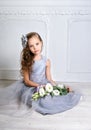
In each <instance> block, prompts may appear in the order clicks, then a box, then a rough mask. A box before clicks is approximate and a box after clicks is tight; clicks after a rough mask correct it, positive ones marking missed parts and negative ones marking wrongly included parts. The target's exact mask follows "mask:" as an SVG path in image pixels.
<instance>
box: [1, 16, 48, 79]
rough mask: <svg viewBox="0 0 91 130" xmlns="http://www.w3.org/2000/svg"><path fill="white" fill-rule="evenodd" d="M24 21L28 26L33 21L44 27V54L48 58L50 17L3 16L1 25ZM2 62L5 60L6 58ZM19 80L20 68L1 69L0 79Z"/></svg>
mask: <svg viewBox="0 0 91 130" xmlns="http://www.w3.org/2000/svg"><path fill="white" fill-rule="evenodd" d="M22 20H23V21H25V23H26V24H27V21H28V24H29V21H30V23H31V22H32V23H33V21H34V22H36V23H38V25H40V26H43V27H44V28H45V29H44V30H43V32H44V38H45V46H44V49H43V54H44V55H46V56H47V55H48V53H47V50H48V49H47V48H48V46H47V43H48V40H49V39H48V38H49V19H48V17H47V16H43V15H41V16H39V15H38V16H37V15H32V16H31V17H29V16H28V15H27V16H25V15H24V16H22V15H21V16H18V15H17V16H16V15H15V14H13V15H7V16H6V17H4V15H1V16H0V22H1V24H0V25H1V26H2V24H3V23H8V22H9V21H10V22H11V23H12V24H13V22H15V21H16V22H18V21H19V22H21V21H22ZM9 25H10V24H9ZM38 25H37V26H36V28H37V27H38ZM40 26H39V27H38V28H39V29H40ZM29 27H30V26H29ZM38 28H37V30H38ZM40 30H41V29H40ZM3 31H4V30H3ZM41 33H42V32H41ZM18 35H19V34H18ZM1 42H2V41H1ZM9 44H10V43H9ZM1 45H2V43H1ZM19 47H20V46H19ZM2 60H4V58H3V59H2ZM17 62H18V61H17ZM5 63H6V62H5ZM18 78H20V76H19V68H16V69H15V68H13V67H11V68H10V69H9V68H6V67H5V68H0V79H18Z"/></svg>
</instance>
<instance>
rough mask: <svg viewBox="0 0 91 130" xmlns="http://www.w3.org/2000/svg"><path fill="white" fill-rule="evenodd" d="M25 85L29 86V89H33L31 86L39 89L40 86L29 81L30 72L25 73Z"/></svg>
mask: <svg viewBox="0 0 91 130" xmlns="http://www.w3.org/2000/svg"><path fill="white" fill-rule="evenodd" d="M24 83H25V84H26V85H27V86H29V87H31V86H33V87H38V86H39V84H37V83H35V82H33V81H31V80H30V79H29V72H28V71H24Z"/></svg>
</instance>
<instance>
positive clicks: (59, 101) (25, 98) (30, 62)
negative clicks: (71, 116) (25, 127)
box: [3, 32, 81, 115]
mask: <svg viewBox="0 0 91 130" xmlns="http://www.w3.org/2000/svg"><path fill="white" fill-rule="evenodd" d="M22 45H23V50H22V54H21V74H22V76H23V79H22V80H20V81H17V82H16V83H14V84H13V85H11V88H12V89H11V90H12V91H11V96H9V97H10V99H12V100H13V99H17V100H16V101H18V102H23V103H24V104H25V105H26V106H28V107H29V108H30V107H32V108H33V109H34V110H36V111H37V112H39V113H41V114H44V115H45V114H55V113H59V112H63V111H66V110H68V109H71V108H73V107H74V106H75V105H76V104H77V103H78V102H79V100H80V97H81V95H80V94H79V93H77V92H69V93H67V94H66V95H63V96H53V97H52V96H51V95H47V96H45V97H44V98H38V100H33V99H32V96H33V94H34V93H35V92H36V91H38V89H39V86H42V87H43V86H46V84H47V83H50V84H51V85H52V86H55V85H56V84H57V83H56V82H55V81H53V80H52V77H51V73H50V66H51V65H50V60H49V59H47V58H46V57H45V56H43V55H42V54H41V52H42V48H43V41H42V38H41V37H40V35H39V34H38V33H36V32H31V33H28V34H27V35H26V37H24V36H23V37H22ZM9 88H10V87H9ZM4 95H5V94H4ZM6 95H7V93H6ZM3 99H4V98H3ZM8 99H9V98H8ZM10 99H9V101H10ZM4 101H6V100H4ZM4 101H3V103H4ZM5 104H6V102H5Z"/></svg>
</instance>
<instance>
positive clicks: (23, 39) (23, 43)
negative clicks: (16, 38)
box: [21, 35, 27, 48]
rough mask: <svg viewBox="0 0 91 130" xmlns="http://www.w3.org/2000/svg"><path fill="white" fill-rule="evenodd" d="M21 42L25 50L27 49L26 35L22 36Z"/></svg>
mask: <svg viewBox="0 0 91 130" xmlns="http://www.w3.org/2000/svg"><path fill="white" fill-rule="evenodd" d="M21 42H22V46H23V48H25V47H26V43H27V37H26V35H22V37H21Z"/></svg>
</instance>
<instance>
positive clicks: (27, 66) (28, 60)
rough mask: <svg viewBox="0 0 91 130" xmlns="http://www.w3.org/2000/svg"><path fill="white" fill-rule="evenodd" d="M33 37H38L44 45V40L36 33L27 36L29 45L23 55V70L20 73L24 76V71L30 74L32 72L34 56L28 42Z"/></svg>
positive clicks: (24, 49)
mask: <svg viewBox="0 0 91 130" xmlns="http://www.w3.org/2000/svg"><path fill="white" fill-rule="evenodd" d="M33 37H37V38H38V39H39V40H40V41H41V42H42V43H43V41H42V38H41V37H40V35H39V34H38V33H36V32H30V33H28V34H27V35H26V38H27V43H26V46H25V48H23V50H22V53H21V70H20V72H21V74H22V75H23V74H24V71H28V72H29V71H30V72H31V71H32V65H33V59H34V54H33V53H32V52H31V51H30V49H29V45H28V40H29V39H30V38H33Z"/></svg>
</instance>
